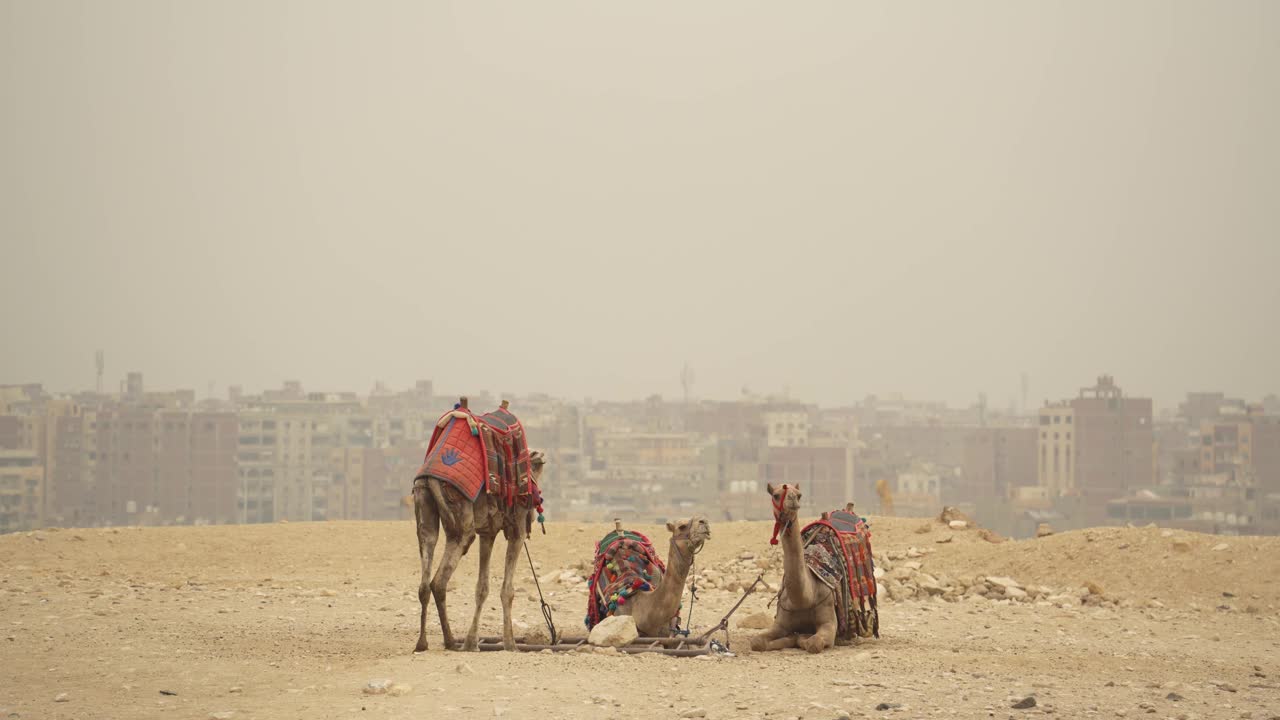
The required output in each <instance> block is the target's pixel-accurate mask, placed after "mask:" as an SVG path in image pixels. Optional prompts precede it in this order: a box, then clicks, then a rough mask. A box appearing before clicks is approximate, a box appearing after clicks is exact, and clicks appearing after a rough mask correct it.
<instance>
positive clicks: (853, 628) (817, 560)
mask: <svg viewBox="0 0 1280 720" xmlns="http://www.w3.org/2000/svg"><path fill="white" fill-rule="evenodd" d="M800 538H801V541H802V542H803V543H804V546H805V548H804V560H805V564H806V565H808V567H809V570H810V571H811V572H812V573H813V574H814V576H815V577H817V578H818V579H819V580H821V581H822V582H823V583H825V584H826V586H827V587H829V588H831V590H832V591H833V592H834V593H835V596H836V619H837V623H838V625H837V635H838V637H840V638H843V639H845V640H852V639H853V638H854V637H871V636H872V635H874V636H875V637H880V614H879V612H878V611H877V610H876V576H875V561H874V559H872V557H871V530H870V529H869V528H868V527H867V523H866V521H865V520H863V519H862V518H860V517H858V516H857V515H854V514H853V513H852V512H849V511H847V510H836V511H834V512H830V513H824V514H823V516H822V519H821V520H815V521H814V522H812V523H809V524H808V525H807V526H805V528H804V529H803V530H801V531H800Z"/></svg>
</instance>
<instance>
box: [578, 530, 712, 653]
mask: <svg viewBox="0 0 1280 720" xmlns="http://www.w3.org/2000/svg"><path fill="white" fill-rule="evenodd" d="M667 530H668V531H669V532H670V533H671V545H670V547H669V550H668V551H667V567H666V572H665V573H664V572H662V571H661V570H658V572H659V574H658V575H657V576H656V577H654V579H653V581H652V582H651V583H649V584H650V585H651V586H652V589H650V590H644V591H641V592H638V593H635V594H634V595H631V596H630V597H629V598H627V601H626V602H625V603H624V604H620V605H618V606H617V608H616V609H615V610H613V611H612V614H613V615H630V616H631V617H632V618H634V619H635V621H636V629H637V630H639V631H640V636H641V637H667V636H668V635H671V630H672V627H671V623H672V620H673V619H676V618H677V615H678V614H679V612H680V599H681V598H682V597H683V596H684V583H685V580H686V579H687V578H688V577H689V569H690V568H691V567H693V556H694V555H695V554H697V553H698V552H699V551H701V550H702V545H703V543H705V542H706V541H707V540H708V539H710V538H711V525H710V524H709V523H708V522H707V519H706V518H705V517H703V516H701V515H694V516H693V517H691V518H687V519H684V520H677V521H675V522H673V523H672V522H669V523H667ZM615 532H621V526H619V528H618V530H617V531H615ZM611 535H612V533H611ZM607 537H609V536H606V538H607ZM614 561H615V562H618V561H619V559H618V558H617V556H616V555H615V556H614ZM588 592H590V593H591V597H589V598H588V599H587V602H588V603H593V602H596V601H597V598H596V592H597V589H596V588H595V587H592V588H589V589H588Z"/></svg>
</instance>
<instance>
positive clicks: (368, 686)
mask: <svg viewBox="0 0 1280 720" xmlns="http://www.w3.org/2000/svg"><path fill="white" fill-rule="evenodd" d="M390 689H391V680H390V679H389V678H379V679H377V680H370V681H369V682H367V683H365V686H364V694H365V695H385V694H386V693H387V691H388V690H390Z"/></svg>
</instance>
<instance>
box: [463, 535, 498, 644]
mask: <svg viewBox="0 0 1280 720" xmlns="http://www.w3.org/2000/svg"><path fill="white" fill-rule="evenodd" d="M494 537H495V536H494V535H481V536H480V576H479V577H478V578H476V613H475V616H474V617H472V618H471V629H470V630H468V631H467V641H466V642H465V643H463V645H462V649H463V650H468V651H472V650H479V649H480V644H479V636H480V613H482V612H484V601H485V600H486V599H488V597H489V557H490V556H491V555H492V554H493V540H494ZM463 553H464V554H465V553H466V550H463Z"/></svg>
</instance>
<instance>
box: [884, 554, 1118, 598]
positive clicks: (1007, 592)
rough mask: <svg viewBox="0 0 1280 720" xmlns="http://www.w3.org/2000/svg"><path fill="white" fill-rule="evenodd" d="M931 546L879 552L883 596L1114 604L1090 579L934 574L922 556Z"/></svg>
mask: <svg viewBox="0 0 1280 720" xmlns="http://www.w3.org/2000/svg"><path fill="white" fill-rule="evenodd" d="M931 552H933V550H932V548H926V549H920V548H915V547H912V548H909V549H908V550H907V551H906V552H904V553H901V552H900V553H893V552H891V553H886V554H885V555H884V556H880V555H877V556H876V582H877V584H878V586H879V588H878V592H879V594H880V596H881V597H883V598H888V599H890V600H893V601H904V600H928V599H931V598H938V599H940V600H943V601H946V602H957V601H960V600H966V599H971V598H972V599H983V600H992V601H1007V602H1019V603H1033V602H1046V603H1050V604H1053V605H1057V606H1058V607H1072V606H1080V605H1095V606H1099V605H1113V604H1115V601H1114V600H1112V599H1110V598H1107V597H1106V596H1105V595H1103V593H1102V588H1100V587H1098V586H1097V585H1095V584H1092V583H1089V584H1088V585H1086V586H1082V587H1078V588H1067V589H1063V588H1057V589H1055V588H1050V587H1046V586H1043V585H1035V586H1032V585H1023V584H1022V583H1020V582H1018V581H1017V580H1014V579H1013V578H1009V577H998V576H985V575H978V576H975V577H960V578H953V577H949V576H948V575H946V574H945V573H937V574H933V573H930V572H928V570H927V569H926V568H925V565H924V562H923V558H925V556H927V555H928V554H929V553H931Z"/></svg>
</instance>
